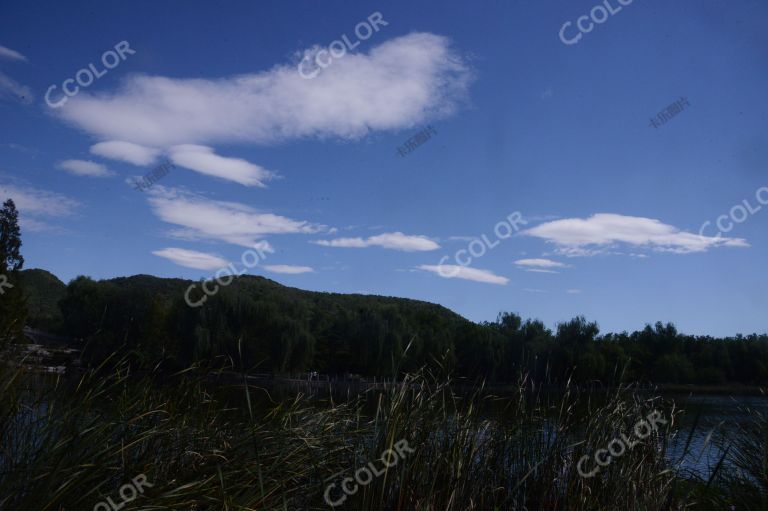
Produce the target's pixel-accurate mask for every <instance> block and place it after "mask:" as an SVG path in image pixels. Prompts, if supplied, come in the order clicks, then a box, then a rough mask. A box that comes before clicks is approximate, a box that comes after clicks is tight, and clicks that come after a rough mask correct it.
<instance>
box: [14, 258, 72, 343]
mask: <svg viewBox="0 0 768 511" xmlns="http://www.w3.org/2000/svg"><path fill="white" fill-rule="evenodd" d="M21 282H22V286H23V287H22V289H23V291H24V298H25V300H26V303H27V310H28V314H29V316H28V318H27V325H28V326H31V327H32V328H39V329H42V330H48V331H55V330H59V329H60V328H61V321H62V316H61V310H60V309H59V306H58V303H59V300H61V299H62V298H64V296H65V295H66V293H67V285H66V284H64V283H63V282H62V281H61V280H59V278H58V277H56V275H54V274H53V273H51V272H48V271H46V270H41V269H31V270H24V271H22V272H21Z"/></svg>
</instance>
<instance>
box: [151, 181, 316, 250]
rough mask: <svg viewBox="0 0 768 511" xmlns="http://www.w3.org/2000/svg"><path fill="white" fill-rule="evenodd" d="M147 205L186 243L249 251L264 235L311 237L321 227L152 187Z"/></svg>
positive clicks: (235, 204)
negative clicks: (207, 242) (220, 244)
mask: <svg viewBox="0 0 768 511" xmlns="http://www.w3.org/2000/svg"><path fill="white" fill-rule="evenodd" d="M147 194H148V195H149V199H148V200H149V204H150V206H151V207H152V211H153V212H154V214H155V215H156V216H157V217H158V218H160V220H162V221H164V222H167V223H170V224H174V225H177V226H180V227H181V228H182V229H181V230H177V231H174V233H173V234H174V235H175V236H177V237H180V238H184V239H189V240H200V239H203V240H215V241H224V242H227V243H232V244H235V245H240V246H243V247H249V248H250V247H253V246H254V245H257V244H259V243H261V245H259V246H261V247H263V248H266V249H267V251H272V248H271V247H270V246H269V245H268V244H267V243H266V242H264V241H261V242H259V240H260V239H261V238H262V237H264V236H265V235H268V234H290V233H297V234H314V233H317V232H321V231H323V230H325V229H326V227H325V226H322V225H315V224H311V223H309V222H306V221H298V220H291V219H290V218H286V217H284V216H279V215H275V214H272V213H263V212H260V211H257V210H255V209H253V208H251V207H249V206H246V205H245V204H240V203H237V202H223V201H214V200H210V199H207V198H205V197H201V196H199V195H196V194H193V193H190V192H187V191H184V190H179V189H177V188H165V187H163V186H161V185H155V186H153V187H152V188H150V189H149V190H148V191H147Z"/></svg>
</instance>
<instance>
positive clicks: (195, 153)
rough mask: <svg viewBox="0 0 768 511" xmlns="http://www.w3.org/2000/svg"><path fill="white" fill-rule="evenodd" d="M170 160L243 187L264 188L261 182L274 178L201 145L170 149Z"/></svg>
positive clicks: (266, 171) (269, 174) (263, 171)
mask: <svg viewBox="0 0 768 511" xmlns="http://www.w3.org/2000/svg"><path fill="white" fill-rule="evenodd" d="M170 155H171V160H173V163H175V164H176V165H179V166H182V167H186V168H188V169H191V170H194V171H196V172H200V173H201V174H207V175H209V176H215V177H219V178H221V179H226V180H228V181H234V182H236V183H240V184H241V185H245V186H261V187H263V186H264V183H263V181H265V180H267V179H270V178H272V177H274V173H272V172H270V171H268V170H266V169H264V168H262V167H259V166H258V165H254V164H253V163H249V162H247V161H245V160H241V159H240V158H226V157H224V156H219V155H217V154H215V153H214V152H213V149H212V148H210V147H206V146H201V145H193V144H182V145H177V146H173V147H171V148H170Z"/></svg>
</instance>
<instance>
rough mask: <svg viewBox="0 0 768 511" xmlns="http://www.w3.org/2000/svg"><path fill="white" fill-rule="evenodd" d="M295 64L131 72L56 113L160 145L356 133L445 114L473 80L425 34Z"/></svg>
mask: <svg viewBox="0 0 768 511" xmlns="http://www.w3.org/2000/svg"><path fill="white" fill-rule="evenodd" d="M297 64H298V61H296V62H292V63H290V64H282V65H277V66H275V67H273V68H271V69H269V70H266V71H261V72H256V73H251V74H244V75H239V76H229V77H224V78H220V79H198V78H195V79H190V78H186V79H181V78H168V77H163V76H147V75H133V76H131V77H129V78H127V79H126V81H125V82H123V84H122V86H121V87H120V88H119V89H118V90H116V91H114V92H112V93H103V92H100V93H98V94H95V93H92V92H89V91H82V90H81V91H80V93H79V94H78V95H77V96H74V97H72V98H70V99H69V101H68V103H67V104H66V106H65V107H63V108H61V109H59V110H58V112H57V114H58V115H61V116H62V117H63V118H64V119H65V120H66V121H68V122H71V123H72V124H74V125H76V126H78V127H79V128H81V129H83V130H85V131H86V132H88V133H90V134H92V135H94V136H97V137H98V138H100V139H102V140H125V141H129V142H133V143H137V144H142V145H148V146H155V147H163V148H165V147H170V146H172V145H176V144H208V145H211V144H215V143H218V142H226V143H230V142H256V143H273V142H277V141H282V140H290V139H296V138H304V137H338V138H341V139H356V138H360V137H363V136H365V135H366V134H368V133H369V132H370V131H376V130H398V129H403V128H410V127H412V126H415V125H418V124H421V123H423V122H424V121H425V120H427V119H431V118H440V117H445V116H448V115H451V114H452V113H453V112H454V111H455V110H456V109H457V107H458V105H459V103H460V102H461V101H462V100H463V99H464V97H465V96H466V92H467V89H468V87H469V84H470V82H471V80H472V76H471V72H470V70H469V68H468V66H467V64H466V62H465V60H464V59H463V57H462V56H460V55H459V54H458V53H456V52H455V51H454V50H453V49H452V48H451V46H450V42H449V40H448V39H447V38H445V37H441V36H438V35H434V34H429V33H412V34H409V35H405V36H402V37H397V38H394V39H391V40H389V41H386V42H384V43H382V44H380V45H378V46H376V47H373V48H372V49H371V50H370V52H369V53H367V54H366V53H362V52H360V53H350V54H347V55H346V56H345V57H344V58H341V59H337V60H334V61H333V64H332V65H331V66H329V67H328V68H326V69H324V70H323V72H322V73H320V75H319V76H317V77H316V78H315V79H313V80H307V79H304V78H302V77H301V76H300V74H299V71H298V69H297Z"/></svg>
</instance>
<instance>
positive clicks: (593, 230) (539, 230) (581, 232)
mask: <svg viewBox="0 0 768 511" xmlns="http://www.w3.org/2000/svg"><path fill="white" fill-rule="evenodd" d="M522 234H523V235H527V236H533V237H537V238H541V239H543V240H545V241H547V242H549V243H553V244H555V245H557V247H558V248H557V250H556V252H557V253H558V254H561V255H566V256H569V257H576V256H593V255H598V254H604V253H606V252H607V251H606V249H607V248H608V247H610V246H613V245H616V244H619V243H623V244H627V245H631V246H633V247H644V248H648V249H651V250H653V251H656V252H670V253H675V254H690V253H694V252H706V251H707V250H709V249H711V248H717V247H748V246H749V244H748V243H747V241H746V240H744V239H742V238H725V237H708V236H700V235H697V234H692V233H690V232H685V231H682V230H680V229H678V228H677V227H674V226H672V225H667V224H664V223H662V222H661V221H659V220H656V219H653V218H644V217H636V216H625V215H618V214H612V213H598V214H596V215H592V216H591V217H589V218H566V219H562V220H555V221H553V222H547V223H543V224H541V225H538V226H536V227H533V228H532V229H528V230H526V231H523V233H522Z"/></svg>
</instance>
